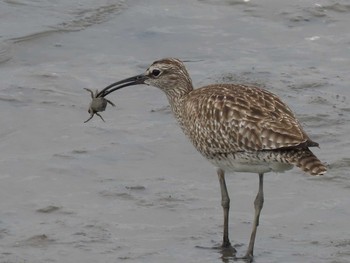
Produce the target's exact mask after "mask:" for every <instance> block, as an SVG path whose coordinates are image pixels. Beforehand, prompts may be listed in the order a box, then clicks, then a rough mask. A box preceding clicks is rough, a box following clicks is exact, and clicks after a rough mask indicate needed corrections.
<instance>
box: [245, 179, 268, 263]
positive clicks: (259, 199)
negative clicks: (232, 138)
mask: <svg viewBox="0 0 350 263" xmlns="http://www.w3.org/2000/svg"><path fill="white" fill-rule="evenodd" d="M263 183H264V174H262V173H261V174H259V191H258V194H257V195H256V198H255V201H254V208H255V216H254V223H253V230H252V234H251V236H250V241H249V246H248V250H247V253H246V254H245V256H244V257H243V258H244V259H245V260H247V262H252V260H253V250H254V242H255V236H256V230H257V228H258V225H259V218H260V212H261V209H262V207H263V204H264V189H263V188H264V187H263Z"/></svg>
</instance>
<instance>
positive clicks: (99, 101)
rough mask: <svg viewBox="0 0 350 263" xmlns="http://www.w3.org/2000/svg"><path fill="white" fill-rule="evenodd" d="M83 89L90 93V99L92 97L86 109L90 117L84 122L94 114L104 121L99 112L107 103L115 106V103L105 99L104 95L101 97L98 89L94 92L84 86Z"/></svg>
mask: <svg viewBox="0 0 350 263" xmlns="http://www.w3.org/2000/svg"><path fill="white" fill-rule="evenodd" d="M84 89H85V90H87V91H88V92H90V93H91V99H92V101H91V103H90V105H89V110H88V112H89V113H90V118H89V119H87V120H86V121H84V123H86V122H88V121H89V120H91V119H92V117H94V115H95V114H96V115H97V116H99V117H100V118H101V120H103V121H105V120H104V119H103V118H102V116H101V115H100V114H99V112H101V111H104V110H105V109H106V107H107V103H109V104H111V105H112V106H113V107H115V104H114V103H113V102H111V101H110V100H107V99H105V98H104V97H102V96H101V94H99V92H98V90H96V92H95V94H94V92H93V91H92V90H91V89H87V88H84Z"/></svg>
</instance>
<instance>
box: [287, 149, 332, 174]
mask: <svg viewBox="0 0 350 263" xmlns="http://www.w3.org/2000/svg"><path fill="white" fill-rule="evenodd" d="M293 152H294V154H292V155H291V163H293V164H295V165H296V166H298V167H299V168H300V169H302V170H303V171H304V172H306V173H309V174H311V175H323V174H325V173H326V172H327V168H326V166H325V165H324V164H323V163H321V161H320V160H319V159H318V158H317V157H316V156H315V155H314V154H313V153H312V152H311V151H310V150H309V149H308V148H305V149H301V150H295V151H293Z"/></svg>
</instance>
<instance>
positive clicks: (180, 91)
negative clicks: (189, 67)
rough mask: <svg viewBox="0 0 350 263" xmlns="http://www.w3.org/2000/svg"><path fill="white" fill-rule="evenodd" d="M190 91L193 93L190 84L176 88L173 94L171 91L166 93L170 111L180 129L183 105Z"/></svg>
mask: <svg viewBox="0 0 350 263" xmlns="http://www.w3.org/2000/svg"><path fill="white" fill-rule="evenodd" d="M191 91H193V86H192V84H190V85H186V86H182V87H179V86H178V87H176V89H174V92H172V90H170V92H166V96H167V98H168V101H169V104H170V108H171V111H172V112H173V114H174V116H175V118H176V119H177V121H178V123H179V124H180V126H181V127H182V126H183V114H184V103H185V101H186V98H187V96H188V95H189V94H190V93H191ZM182 128H183V127H182Z"/></svg>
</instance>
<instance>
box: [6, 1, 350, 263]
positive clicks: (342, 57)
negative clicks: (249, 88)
mask: <svg viewBox="0 0 350 263" xmlns="http://www.w3.org/2000/svg"><path fill="white" fill-rule="evenodd" d="M349 25H350V5H349V3H348V1H345V0H344V1H341V0H324V1H318V2H314V1H310V0H306V1H278V0H261V1H238V0H236V1H235V0H232V1H229V0H226V1H224V0H222V1H219V0H216V1H215V0H202V1H200V0H198V1H195V0H191V1H184V0H179V1H171V0H163V1H160V0H149V1H140V0H138V1H137V0H130V1H112V0H104V1H96V0H82V1H79V2H75V1H73V3H72V1H59V2H57V1H49V0H46V1H45V0H38V1H29V0H11V1H1V2H0V63H1V64H0V69H1V70H0V77H1V85H0V111H1V118H0V125H1V129H0V148H1V151H0V187H1V189H0V200H1V202H0V262H1V263H15V262H16V263H17V262H18V263H32V262H35V263H41V262H72V263H73V262H170V263H171V262H190V263H194V262H232V261H233V259H231V258H222V257H223V256H222V254H220V253H219V252H218V251H216V250H211V249H200V248H197V246H204V247H211V246H213V245H216V244H218V243H220V241H221V235H222V209H221V206H220V190H219V185H218V182H217V177H216V173H215V169H214V168H213V167H212V166H211V165H210V164H209V163H208V162H207V161H206V160H204V159H203V158H202V157H201V156H200V155H199V154H198V153H197V152H196V151H195V150H194V148H193V147H192V146H191V145H190V144H189V142H188V141H187V139H186V138H185V136H184V135H183V134H182V133H181V131H180V129H179V128H178V127H177V124H176V123H175V120H174V118H173V117H172V115H171V114H170V112H169V109H168V108H167V107H166V106H167V101H166V98H165V96H164V95H163V94H162V93H161V92H160V91H158V90H156V89H155V88H151V87H145V86H134V87H130V88H128V89H123V90H121V91H119V92H116V93H113V94H111V95H110V96H109V99H110V100H111V101H113V102H114V103H116V105H117V107H116V108H112V107H107V111H106V112H104V113H103V117H104V119H105V120H106V123H104V122H102V121H101V120H100V119H99V118H94V119H93V120H91V121H90V122H88V123H87V124H84V123H83V121H85V120H86V119H87V118H88V117H89V114H88V113H87V107H88V104H89V101H90V97H89V94H88V93H87V92H86V91H84V90H83V88H91V89H96V88H98V89H101V88H103V87H105V86H106V85H108V84H110V83H112V82H114V81H117V80H120V79H123V78H126V77H129V76H133V75H135V74H138V73H142V72H143V71H144V70H145V69H146V68H147V66H148V64H150V63H151V62H152V61H154V60H156V59H159V58H162V57H168V56H174V57H179V58H181V59H183V60H188V61H191V62H188V63H186V66H187V67H188V69H189V71H190V74H191V76H192V78H193V81H194V83H195V85H196V86H201V85H204V84H209V83H215V82H249V83H255V84H258V85H261V86H265V87H266V88H267V89H269V90H271V91H272V92H274V93H276V94H278V95H279V96H280V97H282V99H283V100H284V101H285V102H286V103H287V104H288V105H289V106H290V107H291V108H292V109H293V110H294V111H295V113H296V114H297V116H298V118H299V119H300V120H301V122H302V123H303V126H304V127H305V130H306V131H307V132H308V134H309V135H310V137H311V138H312V139H313V140H315V141H317V142H319V143H320V145H321V148H320V149H317V148H316V149H315V150H314V152H315V153H316V154H317V156H319V158H320V159H321V160H323V161H325V162H327V163H328V164H329V172H328V174H327V175H326V176H324V177H320V178H312V177H310V176H307V175H304V174H303V173H302V172H300V171H299V170H298V169H294V170H291V171H288V172H286V173H284V174H268V175H267V176H266V177H265V178H266V179H265V182H266V183H265V204H264V209H263V211H262V216H261V222H260V223H261V224H260V227H259V229H258V235H257V240H256V248H255V262H257V263H262V262H315V263H316V262H317V263H319V262H322V263H323V262H324V263H325V262H327V263H336V262H350V227H349V219H350V206H349V196H350V195H349V194H350V180H349V174H348V170H349V166H350V154H349V149H350V140H349V134H350V122H349V120H350V117H349V113H350V102H349V99H350V90H349V87H348V85H349V83H350V75H349V68H350V30H349ZM227 183H228V188H229V192H230V196H231V218H230V234H231V239H232V240H231V241H232V243H234V244H237V250H238V254H239V255H242V254H243V253H244V252H245V250H246V248H247V242H248V238H249V235H250V230H251V221H252V217H253V200H254V197H255V194H256V191H257V185H258V178H257V176H256V175H250V174H240V173H237V174H234V175H232V176H228V177H227Z"/></svg>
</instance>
